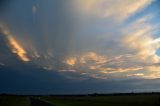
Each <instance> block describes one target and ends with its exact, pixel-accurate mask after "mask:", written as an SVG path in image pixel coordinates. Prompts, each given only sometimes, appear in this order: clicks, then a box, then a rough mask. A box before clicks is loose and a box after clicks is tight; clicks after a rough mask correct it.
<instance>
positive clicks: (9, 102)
mask: <svg viewBox="0 0 160 106" xmlns="http://www.w3.org/2000/svg"><path fill="white" fill-rule="evenodd" d="M29 103H30V102H29V98H28V97H25V96H0V106H29Z"/></svg>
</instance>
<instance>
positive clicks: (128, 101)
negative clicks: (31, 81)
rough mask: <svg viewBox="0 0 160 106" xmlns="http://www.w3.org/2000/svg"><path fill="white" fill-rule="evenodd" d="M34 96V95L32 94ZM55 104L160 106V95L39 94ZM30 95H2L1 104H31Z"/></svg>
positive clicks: (72, 105) (63, 105)
mask: <svg viewBox="0 0 160 106" xmlns="http://www.w3.org/2000/svg"><path fill="white" fill-rule="evenodd" d="M32 97H33V96H32ZM34 98H37V99H41V100H43V101H47V102H50V103H52V104H54V106H160V95H118V96H39V97H37V96H36V97H34ZM29 104H30V99H29V97H28V96H0V106H29Z"/></svg>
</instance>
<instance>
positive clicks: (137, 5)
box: [75, 0, 154, 21]
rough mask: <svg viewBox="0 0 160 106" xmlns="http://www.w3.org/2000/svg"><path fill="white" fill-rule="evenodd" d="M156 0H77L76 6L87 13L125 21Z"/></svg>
mask: <svg viewBox="0 0 160 106" xmlns="http://www.w3.org/2000/svg"><path fill="white" fill-rule="evenodd" d="M153 1H154V0H114V1H113V0H76V1H75V2H76V7H77V8H79V10H80V11H82V12H83V13H85V14H86V15H91V16H92V15H93V16H97V17H100V18H111V19H115V20H117V21H123V20H125V19H127V18H128V17H130V16H132V15H134V14H136V13H138V12H140V11H141V10H143V9H144V8H145V7H147V6H148V5H150V4H151V3H152V2H153Z"/></svg>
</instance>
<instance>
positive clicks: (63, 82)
mask: <svg viewBox="0 0 160 106" xmlns="http://www.w3.org/2000/svg"><path fill="white" fill-rule="evenodd" d="M159 6H160V1H159V0H14V1H13V0H1V1H0V7H1V8H0V93H16V94H86V93H95V92H97V93H115V92H154V91H155V92H157V91H160V89H159V88H160V79H159V78H160V31H159V29H160V20H159V17H160V9H159Z"/></svg>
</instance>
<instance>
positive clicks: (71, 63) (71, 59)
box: [65, 57, 77, 66]
mask: <svg viewBox="0 0 160 106" xmlns="http://www.w3.org/2000/svg"><path fill="white" fill-rule="evenodd" d="M76 61H77V58H76V57H70V58H68V59H66V61H65V63H66V64H68V65H70V66H74V65H75V64H76Z"/></svg>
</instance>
